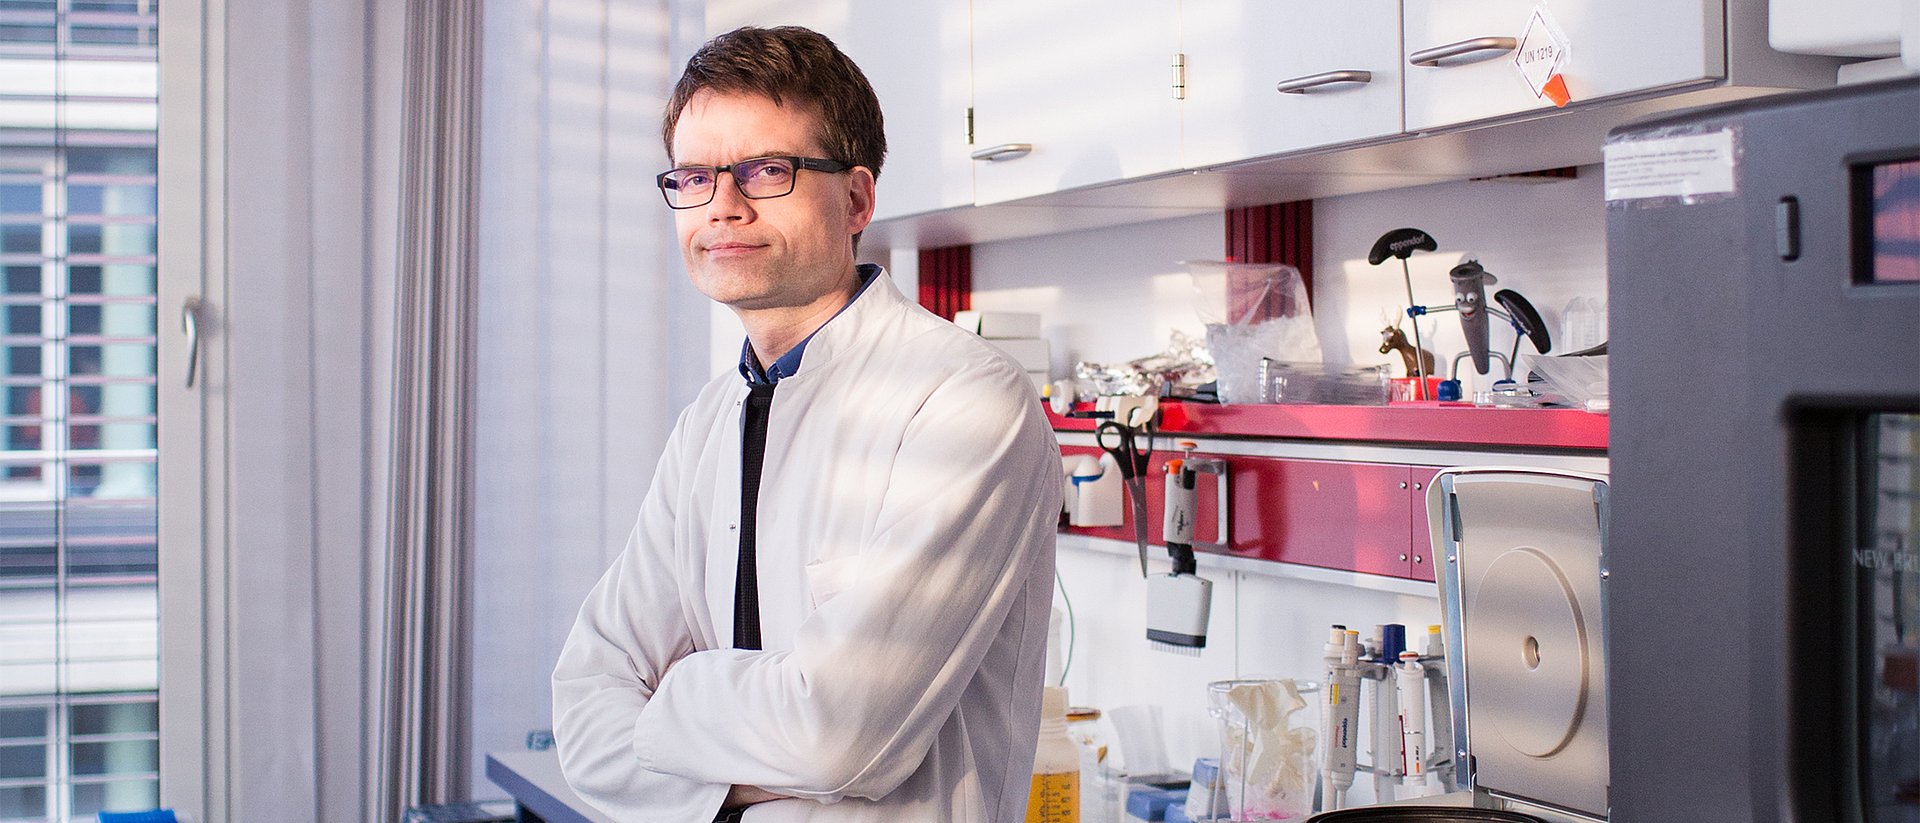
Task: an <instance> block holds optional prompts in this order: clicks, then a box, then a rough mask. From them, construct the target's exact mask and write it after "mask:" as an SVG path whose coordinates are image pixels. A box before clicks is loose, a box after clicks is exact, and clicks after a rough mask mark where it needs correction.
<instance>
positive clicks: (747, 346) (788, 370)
mask: <svg viewBox="0 0 1920 823" xmlns="http://www.w3.org/2000/svg"><path fill="white" fill-rule="evenodd" d="M854 274H855V275H857V276H858V277H859V278H860V287H859V288H857V289H854V291H853V297H852V298H851V299H849V300H848V301H847V305H846V306H841V307H840V311H837V312H834V313H833V317H839V316H840V313H841V312H844V311H846V310H847V306H851V305H853V301H855V300H859V299H860V295H862V294H865V293H866V291H867V287H868V286H870V285H873V281H874V280H875V279H877V278H876V276H877V275H878V274H880V267H879V266H878V265H875V264H873V263H861V264H860V265H858V266H856V267H854ZM833 317H829V318H827V323H831V322H833ZM826 327H827V324H826V323H822V324H820V329H824V328H826ZM820 329H814V330H813V334H809V335H807V337H806V339H805V340H801V341H800V345H798V346H794V347H793V350H792V351H789V352H787V353H786V354H783V355H781V356H780V359H778V360H775V361H773V365H771V366H768V367H766V368H761V366H760V358H759V357H758V356H756V355H755V354H754V353H753V341H752V340H748V341H745V342H743V343H741V344H740V376H741V377H742V378H744V379H745V380H746V381H747V382H748V383H750V384H751V383H769V384H771V383H779V382H780V379H781V378H783V377H792V376H793V375H794V374H795V373H797V372H799V371H800V358H801V356H803V355H804V354H806V351H807V342H808V341H810V340H812V339H813V335H815V334H819V333H820Z"/></svg>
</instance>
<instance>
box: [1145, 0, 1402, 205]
mask: <svg viewBox="0 0 1920 823" xmlns="http://www.w3.org/2000/svg"><path fill="white" fill-rule="evenodd" d="M1181 15H1182V25H1183V28H1184V32H1183V45H1184V47H1185V51H1186V55H1187V98H1186V101H1185V103H1184V108H1185V117H1184V138H1183V149H1182V161H1183V165H1185V166H1187V167H1190V168H1201V167H1206V166H1212V165H1219V164H1222V163H1229V162H1233V161H1236V160H1244V159H1246V158H1250V157H1262V156H1266V155H1272V154H1281V153H1284V152H1290V151H1297V150H1301V149H1309V148H1314V147H1318V146H1327V145H1333V144H1337V143H1345V142H1350V141H1354V140H1361V139H1365V138H1369V137H1379V136H1384V135H1392V134H1396V133H1398V132H1399V131H1400V125H1401V124H1400V79H1401V75H1402V74H1403V73H1404V71H1405V67H1406V61H1405V60H1403V59H1402V58H1401V52H1400V3H1399V0H1352V1H1351V2H1341V3H1319V4H1308V3H1275V2H1271V0H1184V2H1183V4H1182V6H1181ZM1283 83H1285V84H1287V86H1288V88H1289V91H1287V92H1282V91H1280V90H1279V88H1278V87H1279V86H1280V85H1281V84H1283Z"/></svg>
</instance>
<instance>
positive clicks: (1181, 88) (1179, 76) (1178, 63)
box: [1173, 52, 1187, 100]
mask: <svg viewBox="0 0 1920 823" xmlns="http://www.w3.org/2000/svg"><path fill="white" fill-rule="evenodd" d="M1173 99H1175V100H1185V99H1187V56H1186V55H1185V54H1181V53H1179V52H1175V53H1174V55H1173Z"/></svg>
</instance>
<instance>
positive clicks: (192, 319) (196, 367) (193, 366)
mask: <svg viewBox="0 0 1920 823" xmlns="http://www.w3.org/2000/svg"><path fill="white" fill-rule="evenodd" d="M180 330H181V331H183V332H186V334H187V388H189V389H191V388H193V379H194V377H195V376H196V373H197V372H199V371H200V298H199V297H197V296H196V297H189V298H187V300H186V302H185V303H182V304H181V305H180Z"/></svg>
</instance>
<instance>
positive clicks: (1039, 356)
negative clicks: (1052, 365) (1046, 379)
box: [987, 337, 1049, 372]
mask: <svg viewBox="0 0 1920 823" xmlns="http://www.w3.org/2000/svg"><path fill="white" fill-rule="evenodd" d="M987 342H988V343H991V344H993V347H994V348H996V349H999V350H1001V351H1003V352H1006V353H1007V355H1008V356H1009V357H1012V358H1013V359H1014V360H1015V361H1017V362H1018V363H1019V364H1020V368H1022V369H1025V370H1027V371H1039V372H1043V371H1047V370H1048V368H1049V363H1048V360H1047V355H1048V349H1047V341H1045V340H1042V339H1040V338H1037V337H1023V338H1017V339H1004V338H988V339H987Z"/></svg>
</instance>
